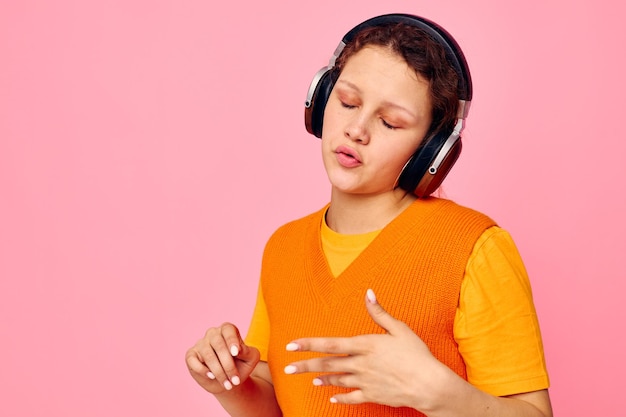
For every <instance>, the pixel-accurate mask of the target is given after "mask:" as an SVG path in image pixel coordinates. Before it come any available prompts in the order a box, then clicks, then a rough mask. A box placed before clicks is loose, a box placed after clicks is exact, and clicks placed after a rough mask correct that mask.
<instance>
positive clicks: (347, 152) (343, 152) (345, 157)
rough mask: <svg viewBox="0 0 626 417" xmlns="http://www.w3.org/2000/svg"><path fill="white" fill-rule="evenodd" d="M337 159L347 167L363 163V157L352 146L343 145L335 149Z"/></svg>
mask: <svg viewBox="0 0 626 417" xmlns="http://www.w3.org/2000/svg"><path fill="white" fill-rule="evenodd" d="M335 154H336V155H337V161H338V162H339V164H340V165H342V166H344V167H346V168H354V167H356V166H359V165H361V164H362V162H361V157H360V156H359V154H358V153H357V152H356V151H355V150H354V149H352V148H350V147H348V146H344V145H341V146H339V147H338V148H337V149H336V150H335Z"/></svg>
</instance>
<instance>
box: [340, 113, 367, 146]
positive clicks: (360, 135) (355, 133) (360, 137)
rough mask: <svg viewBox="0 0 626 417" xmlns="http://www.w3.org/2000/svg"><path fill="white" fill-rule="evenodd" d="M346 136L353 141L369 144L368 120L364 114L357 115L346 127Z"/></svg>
mask: <svg viewBox="0 0 626 417" xmlns="http://www.w3.org/2000/svg"><path fill="white" fill-rule="evenodd" d="M344 134H345V135H346V137H347V138H348V139H350V140H352V141H355V142H360V143H362V144H364V145H366V144H368V143H369V141H370V136H369V129H368V126H367V118H366V117H365V116H364V115H363V114H362V113H359V114H356V115H355V116H354V117H353V118H352V119H351V120H350V121H349V123H348V124H347V125H346V129H345V132H344Z"/></svg>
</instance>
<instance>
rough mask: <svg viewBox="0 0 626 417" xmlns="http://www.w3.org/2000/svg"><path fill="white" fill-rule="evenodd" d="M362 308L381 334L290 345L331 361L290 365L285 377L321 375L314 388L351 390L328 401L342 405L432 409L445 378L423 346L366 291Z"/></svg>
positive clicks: (447, 372)
mask: <svg viewBox="0 0 626 417" xmlns="http://www.w3.org/2000/svg"><path fill="white" fill-rule="evenodd" d="M365 304H366V308H367V311H368V313H369V315H370V316H371V317H372V319H373V320H374V321H375V322H376V323H377V324H378V325H379V326H381V327H382V328H383V329H385V330H386V332H387V333H386V334H369V335H360V336H354V337H346V338H341V337H339V338H337V337H328V338H327V337H315V338H302V339H298V340H294V341H292V342H291V343H289V344H288V345H287V350H290V351H299V352H320V353H325V354H329V355H330V356H324V357H318V358H313V359H308V360H303V361H298V362H293V363H291V364H289V365H288V366H287V367H285V372H286V373H288V374H301V373H305V372H312V373H321V375H318V376H316V378H315V379H314V380H313V383H314V384H315V385H333V386H337V387H346V388H352V389H353V391H351V392H349V393H345V394H336V395H334V396H333V397H332V398H331V399H330V401H331V402H335V403H341V404H360V403H365V402H372V403H377V404H385V405H389V406H393V407H400V406H406V407H412V408H415V409H417V410H420V411H422V412H424V411H426V410H428V409H432V407H436V406H437V405H438V404H437V403H438V400H437V399H438V398H440V397H439V396H440V395H441V393H442V391H441V389H442V388H444V389H445V386H444V385H445V383H446V380H447V378H449V377H450V374H451V373H453V372H452V371H451V370H450V369H449V368H447V367H446V366H445V365H443V364H442V363H441V362H439V361H438V360H437V359H436V358H435V357H434V356H433V355H432V354H431V352H430V351H429V349H428V347H427V346H426V344H425V343H424V342H423V341H422V340H421V339H420V338H419V337H418V336H417V335H416V334H415V333H414V332H413V331H412V330H411V328H409V327H408V326H407V325H406V324H404V323H403V322H401V321H400V320H397V319H396V318H394V317H393V316H391V315H390V314H389V313H387V312H386V311H385V310H384V309H383V308H382V306H381V305H380V304H378V302H377V301H376V297H375V295H374V293H373V291H372V290H368V291H367V296H366V302H365Z"/></svg>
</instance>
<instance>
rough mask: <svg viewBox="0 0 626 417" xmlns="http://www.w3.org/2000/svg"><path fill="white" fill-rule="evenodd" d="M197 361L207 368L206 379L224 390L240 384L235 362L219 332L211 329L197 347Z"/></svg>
mask: <svg viewBox="0 0 626 417" xmlns="http://www.w3.org/2000/svg"><path fill="white" fill-rule="evenodd" d="M197 350H198V353H199V359H200V360H201V361H202V362H204V364H205V365H206V367H207V368H208V371H207V374H206V375H207V377H208V378H210V379H216V380H217V381H219V382H220V383H221V384H222V385H223V386H224V388H225V389H227V390H230V389H232V388H233V385H239V383H240V382H241V380H240V378H239V374H238V371H237V367H236V366H235V361H234V359H233V357H232V355H231V353H230V350H229V349H228V346H227V344H226V341H225V340H224V338H223V336H222V334H221V331H219V330H218V329H212V330H211V331H210V332H207V336H206V337H205V339H203V340H202V342H201V345H200V346H199V347H198V349H197Z"/></svg>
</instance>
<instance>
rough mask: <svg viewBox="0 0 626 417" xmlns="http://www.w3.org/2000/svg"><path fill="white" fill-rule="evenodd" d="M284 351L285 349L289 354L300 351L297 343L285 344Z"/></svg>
mask: <svg viewBox="0 0 626 417" xmlns="http://www.w3.org/2000/svg"><path fill="white" fill-rule="evenodd" d="M285 349H287V350H288V351H290V352H295V351H296V350H298V349H300V346H299V345H298V344H297V343H293V342H291V343H287V346H286V347H285Z"/></svg>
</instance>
